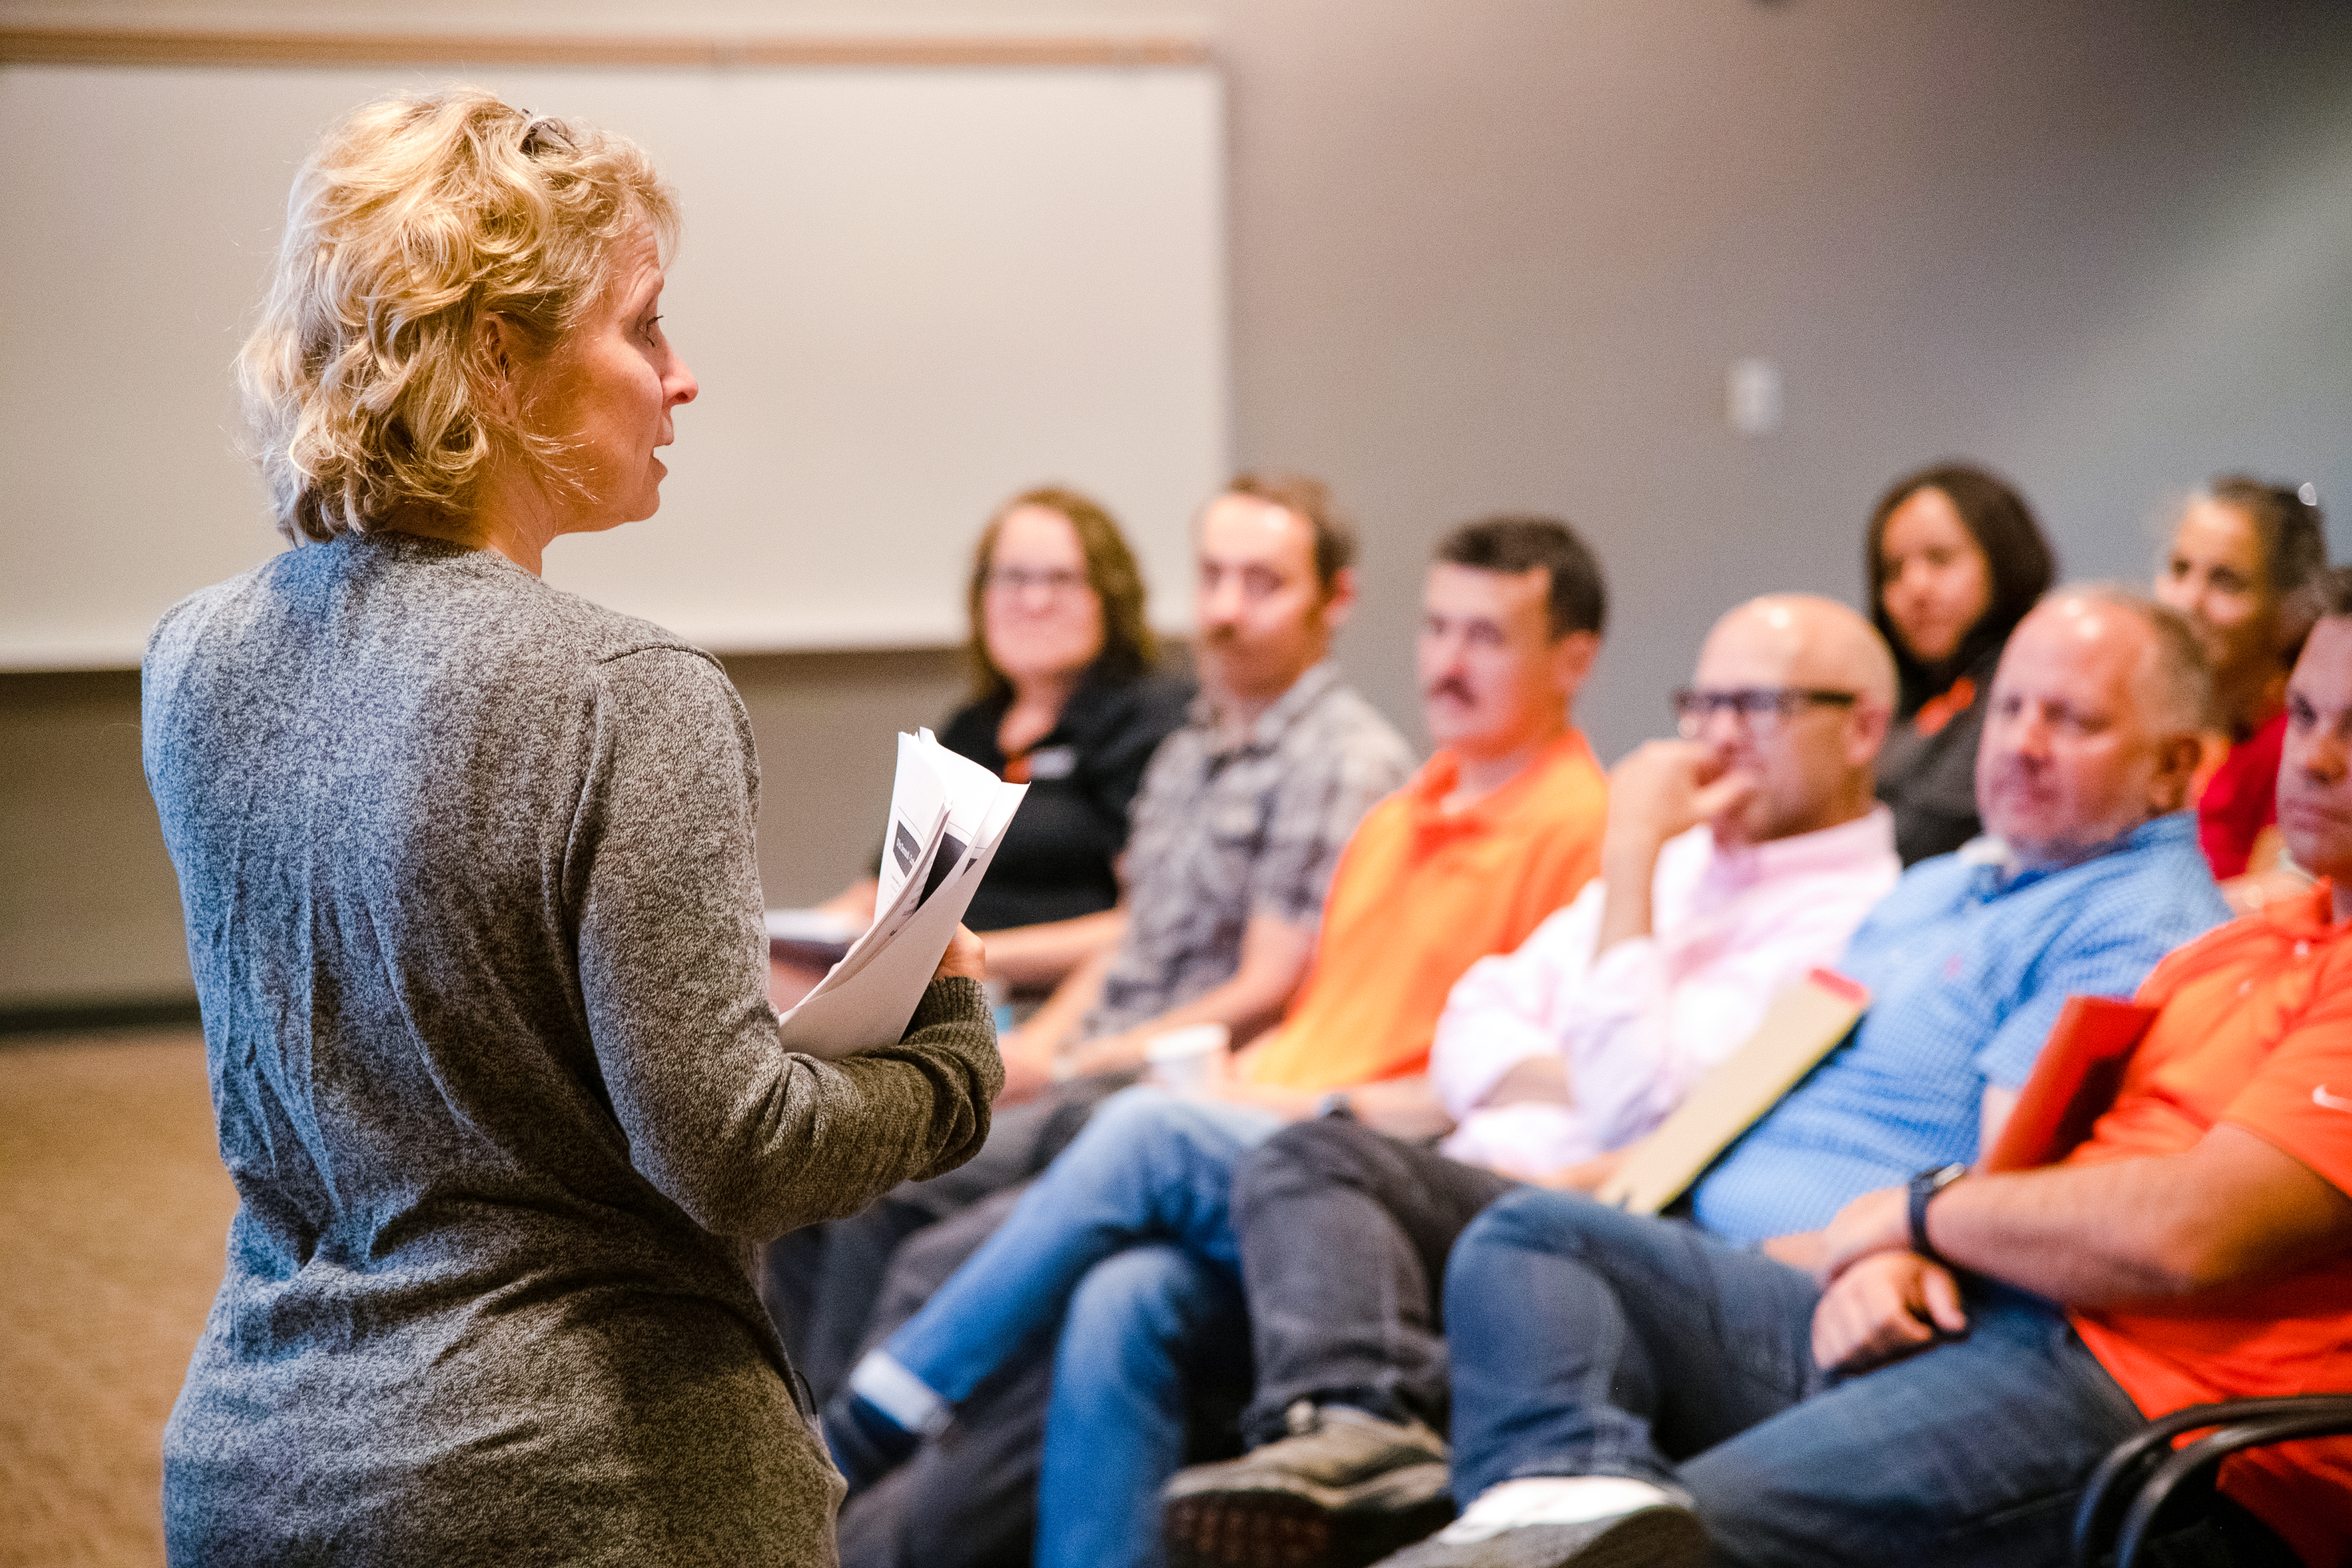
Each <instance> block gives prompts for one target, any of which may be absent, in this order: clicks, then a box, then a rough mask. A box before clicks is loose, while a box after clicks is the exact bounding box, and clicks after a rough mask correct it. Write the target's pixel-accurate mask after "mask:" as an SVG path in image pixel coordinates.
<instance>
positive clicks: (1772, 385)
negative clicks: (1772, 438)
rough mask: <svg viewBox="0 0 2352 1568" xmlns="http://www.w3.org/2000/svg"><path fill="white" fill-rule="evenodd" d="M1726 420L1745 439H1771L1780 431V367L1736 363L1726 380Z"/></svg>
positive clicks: (1758, 361) (1751, 361) (1755, 361)
mask: <svg viewBox="0 0 2352 1568" xmlns="http://www.w3.org/2000/svg"><path fill="white" fill-rule="evenodd" d="M1723 411H1724V417H1725V418H1726V419H1728V420H1729V421H1730V422H1731V427H1732V428H1733V429H1734V430H1737V431H1738V432H1739V433H1740V434H1741V435H1742V436H1769V435H1770V434H1771V433H1772V432H1773V431H1775V430H1778V429H1779V428H1780V366H1779V365H1777V364H1774V363H1772V362H1771V361H1770V360H1769V359H1736V360H1733V361H1732V362H1731V368H1730V369H1729V370H1728V371H1727V372H1725V373H1724V377H1723Z"/></svg>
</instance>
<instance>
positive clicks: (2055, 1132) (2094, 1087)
mask: <svg viewBox="0 0 2352 1568" xmlns="http://www.w3.org/2000/svg"><path fill="white" fill-rule="evenodd" d="M2159 1010H2160V1009H2158V1008H2155V1007H2143V1006H2141V1005H2139V1004H2138V1003H2137V1002H2118V1001H2116V999H2115V998H2113V997H2112V996H2069V997H2067V998H2066V1005H2065V1007H2064V1008H2063V1010H2062V1011H2061V1012H2060V1013H2059V1015H2058V1022H2057V1023H2056V1024H2054V1025H2053V1026H2051V1029H2050V1038H2049V1040H2048V1041H2047V1042H2045V1043H2044V1044H2043V1046H2042V1056H2041V1059H2040V1060H2038V1061H2036V1062H2035V1063H2034V1064H2033V1074H2032V1077H2030V1078H2028V1079H2026V1080H2025V1087H2024V1088H2023V1089H2019V1090H2018V1091H2017V1108H2016V1109H2015V1110H2011V1112H2010V1113H2009V1121H2008V1123H2007V1124H2006V1125H2005V1126H2003V1127H2002V1128H2001V1130H2000V1142H1996V1143H1995V1144H1994V1145H1993V1146H1992V1148H1991V1149H1990V1150H1989V1151H1987V1152H1986V1153H1985V1156H1984V1158H1983V1159H1982V1160H1981V1161H1979V1162H1978V1169H1979V1170H1982V1171H1985V1172H1987V1173H1991V1172H1996V1171H2030V1170H2032V1169H2033V1168H2034V1167H2035V1166H2037V1165H2051V1164H2055V1163H2057V1162H2059V1161H2060V1160H2063V1159H2064V1158H2065V1157H2066V1156H2067V1155H2068V1154H2069V1153H2071V1152H2073V1151H2074V1146H2075V1145H2076V1144H2078V1143H2080V1142H2082V1141H2083V1140H2084V1139H2085V1138H2088V1137H2089V1136H2090V1135H2091V1125H2092V1123H2094V1122H2095V1121H2098V1119H2099V1118H2100V1116H2102V1115H2103V1114H2105V1111H2106V1109H2107V1107H2108V1106H2110V1105H2113V1104H2114V1103H2115V1102H2116V1089H2120V1088H2121V1087H2122V1086H2123V1081H2124V1068H2126V1066H2128V1065H2129V1064H2130V1062H2131V1054H2132V1052H2133V1051H2134V1050H2136V1049H2137V1048H2138V1047H2139V1043H2140V1041H2141V1040H2142V1039H2144V1038H2145V1037H2147V1026H2149V1025H2150V1024H2152V1023H2154V1022H2155V1021H2156V1015H2157V1014H2158V1011H2159Z"/></svg>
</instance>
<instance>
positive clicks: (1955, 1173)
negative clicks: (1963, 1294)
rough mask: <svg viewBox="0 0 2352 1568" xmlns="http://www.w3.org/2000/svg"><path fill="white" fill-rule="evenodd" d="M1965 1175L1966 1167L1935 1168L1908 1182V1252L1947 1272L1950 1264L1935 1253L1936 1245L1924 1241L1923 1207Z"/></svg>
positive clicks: (1925, 1237) (1925, 1217)
mask: <svg viewBox="0 0 2352 1568" xmlns="http://www.w3.org/2000/svg"><path fill="white" fill-rule="evenodd" d="M1968 1173H1969V1168H1968V1167H1967V1166H1966V1165H1962V1164H1950V1165H1937V1166H1936V1167H1935V1168H1934V1169H1932V1170H1927V1171H1922V1172H1920V1173H1918V1174H1917V1175H1916V1176H1914V1177H1912V1178H1911V1250H1912V1251H1914V1252H1916V1253H1917V1254H1918V1255H1919V1256H1920V1257H1922V1258H1926V1259H1927V1260H1928V1261H1929V1262H1930V1263H1940V1264H1943V1265H1944V1267H1946V1268H1950V1267H1951V1266H1952V1265H1951V1260H1950V1259H1948V1258H1946V1257H1944V1255H1943V1254H1942V1253H1940V1252H1937V1250H1936V1244H1935V1243H1934V1242H1932V1241H1929V1240H1928V1239H1927V1205H1928V1203H1929V1201H1930V1200H1932V1199H1933V1198H1934V1197H1935V1196H1936V1194H1937V1193H1940V1192H1942V1191H1943V1190H1944V1189H1945V1188H1946V1187H1948V1186H1950V1185H1951V1184H1953V1183H1954V1182H1957V1181H1958V1180H1959V1179H1960V1178H1961V1177H1962V1176H1965V1175H1967V1174H1968Z"/></svg>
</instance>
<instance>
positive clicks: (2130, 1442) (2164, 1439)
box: [2073, 1394, 2352, 1568]
mask: <svg viewBox="0 0 2352 1568" xmlns="http://www.w3.org/2000/svg"><path fill="white" fill-rule="evenodd" d="M2209 1427H2210V1428H2213V1429H2214V1430H2213V1432H2212V1435H2211V1436H2207V1437H2203V1438H2200V1439H2199V1440H2198V1441H2197V1442H2195V1443H2192V1444H2190V1445H2189V1446H2188V1447H2185V1448H2182V1449H2180V1450H2179V1451H2178V1452H2176V1451H2174V1449H2173V1447H2172V1444H2173V1439H2175V1438H2177V1437H2179V1436H2181V1435H2182V1434H2183V1433H2187V1432H2196V1431H2201V1430H2204V1429H2206V1428H2209ZM2347 1433H2352V1394H2290V1395H2286V1396H2284V1397H2281V1398H2275V1399H2233V1400H2229V1401H2225V1402H2223V1403H2221V1404H2218V1405H2190V1406H2189V1408H2187V1409H2185V1410H2176V1411H2174V1412H2173V1413H2172V1414H2171V1415H2166V1416H2161V1417H2159V1418H2158V1419H2157V1420H2154V1421H2151V1422H2149V1423H2148V1424H2147V1426H2144V1427H2142V1428H2141V1429H2140V1430H2139V1431H2137V1432H2135V1433H2133V1434H2132V1435H2131V1436H2128V1437H2126V1438H2125V1439H2124V1440H2123V1441H2122V1442H2120V1443H2118V1444H2116V1447H2114V1449H2112V1450H2111V1451H2110V1452H2109V1453H2108V1455H2107V1457H2106V1458H2105V1459H2103V1460H2101V1461H2100V1462H2099V1467H2098V1468H2097V1469H2095V1470H2094V1471H2092V1472H2091V1479H2090V1480H2089V1482H2088V1483H2087V1484H2086V1485H2085V1486H2084V1489H2083V1500H2082V1502H2081V1504H2080V1505H2079V1506H2078V1507H2077V1509H2076V1510H2075V1513H2074V1559H2073V1561H2074V1565H2075V1568H2098V1564H2099V1563H2101V1562H2102V1560H2103V1559H2105V1557H2106V1553H2107V1552H2108V1550H2109V1548H2110V1546H2112V1547H2113V1549H2114V1551H2115V1557H2114V1559H2113V1561H2114V1563H2115V1565H2116V1568H2128V1564H2129V1563H2131V1560H2132V1557H2133V1555H2134V1554H2136V1553H2137V1552H2138V1550H2139V1546H2140V1542H2141V1541H2142V1539H2143V1538H2144V1537H2145V1536H2146V1534H2147V1531H2148V1529H2149V1527H2150V1526H2151V1525H2153V1524H2154V1522H2155V1521H2156V1516H2157V1513H2158V1510H2160V1509H2162V1507H2163V1506H2164V1503H2165V1501H2166V1500H2168V1498H2170V1497H2171V1495H2172V1493H2173V1491H2174V1490H2175V1489H2177V1488H2179V1486H2180V1485H2181V1484H2182V1483H2183V1482H2185V1481H2188V1480H2189V1479H2192V1478H2193V1477H2196V1476H2198V1475H2200V1474H2204V1473H2208V1472H2210V1470H2211V1469H2212V1468H2214V1467H2217V1466H2219V1465H2220V1464H2221V1461H2222V1460H2223V1459H2225V1458H2229V1457H2230V1456H2231V1454H2235V1453H2237V1452H2239V1451H2241V1450H2242V1449H2245V1448H2259V1447H2266V1446H2268V1445H2270V1444H2273V1443H2284V1442H2287V1441H2289V1440H2291V1439H2294V1438H2299V1437H2326V1436H2343V1435H2345V1434H2347Z"/></svg>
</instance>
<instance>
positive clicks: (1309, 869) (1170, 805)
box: [1082, 662, 1413, 1038]
mask: <svg viewBox="0 0 2352 1568" xmlns="http://www.w3.org/2000/svg"><path fill="white" fill-rule="evenodd" d="M1412 765H1413V761H1412V751H1411V750H1410V749H1409V748H1408V747H1407V746H1406V745H1405V742H1404V740H1403V738H1402V736H1400V735H1399V734H1398V733H1397V732H1396V731H1395V730H1394V729H1393V728H1391V725H1390V724H1389V722H1388V721H1387V720H1385V719H1383V718H1381V716H1380V714H1379V712H1378V711H1377V710H1374V709H1373V707H1372V705H1371V704H1370V703H1369V702H1367V701H1365V700H1363V699H1362V698H1361V697H1360V696H1358V695H1357V694H1356V693H1355V691H1354V690H1353V689H1350V688H1349V687H1348V686H1347V685H1346V684H1344V683H1343V682H1342V681H1341V680H1340V679H1339V670H1338V669H1337V668H1335V667H1334V666H1333V665H1331V664H1330V663H1328V662H1325V663H1322V664H1318V665H1317V666H1315V668H1312V669H1309V670H1308V671H1307V673H1306V674H1304V675H1302V676H1300V677H1299V678H1298V679H1297V682H1296V683H1295V684H1293V685H1292V687H1291V689H1289V690H1288V691H1286V692H1285V693H1283V695H1282V699H1281V700H1279V701H1277V702H1276V703H1275V704H1274V706H1273V707H1271V708H1269V709H1267V710H1265V712H1264V713H1261V714H1259V715H1258V718H1257V721H1256V722H1255V723H1254V724H1252V725H1251V726H1250V728H1249V731H1248V732H1247V733H1246V734H1245V735H1244V736H1243V737H1242V738H1241V739H1239V740H1227V739H1222V738H1221V737H1220V735H1219V731H1218V726H1217V718H1216V711H1215V709H1214V706H1213V700H1212V699H1211V698H1210V697H1209V696H1208V695H1207V694H1205V693H1204V694H1202V696H1201V697H1200V698H1198V699H1197V700H1195V701H1194V702H1193V705H1192V716H1191V721H1190V722H1188V723H1187V724H1186V725H1185V727H1184V728H1182V729H1181V730H1179V731H1176V732H1175V733H1174V734H1172V735H1171V736H1169V737H1168V739H1167V740H1165V741H1163V742H1160V750H1159V751H1158V752H1155V753H1154V754H1153V756H1152V759H1151V766H1150V770H1149V771H1148V772H1147V773H1145V774H1144V777H1143V791H1142V793H1141V794H1140V795H1138V796H1137V797H1136V802H1135V827H1134V832H1133V835H1132V836H1131V837H1129V840H1128V848H1127V876H1128V883H1129V896H1128V921H1127V931H1126V934H1125V936H1124V937H1123V938H1121V940H1120V942H1119V947H1118V954H1117V956H1116V957H1115V958H1113V960H1112V961H1111V967H1110V972H1109V973H1108V974H1107V975H1106V976H1105V977H1104V980H1103V989H1102V995H1101V997H1100V998H1099V999H1098V1000H1097V1003H1096V1004H1095V1007H1094V1010H1093V1011H1092V1012H1091V1013H1089V1014H1088V1015H1087V1021H1086V1025H1085V1027H1084V1029H1083V1031H1082V1034H1083V1036H1084V1037H1087V1038H1092V1037H1096V1036H1099V1035H1108V1034H1116V1033H1118V1031H1120V1030H1122V1029H1128V1028H1132V1027H1133V1026H1136V1025H1138V1024H1141V1023H1145V1022H1147V1021H1149V1020H1150V1019H1152V1018H1155V1017H1157V1016H1160V1014H1162V1013H1164V1012H1166V1011H1168V1010H1169V1009H1170V1008H1171V1007H1176V1006H1181V1005H1183V1004H1184V1003H1186V1002H1189V1001H1191V1000H1192V998H1193V997H1195V996H1198V995H1201V994H1202V993H1204V992H1207V991H1211V990H1213V989H1215V988H1216V987H1217V986H1219V985H1222V984H1224V983H1225V982H1226V981H1228V980H1230V979H1232V978H1233V976H1234V971H1235V970H1236V969H1237V968H1239V967H1240V964H1241V951H1242V931H1243V929H1244V927H1246V926H1247V925H1248V924H1249V922H1250V921H1251V920H1252V919H1253V918H1254V917H1255V916H1259V915H1264V916H1266V917H1268V918H1270V919H1273V920H1277V921H1283V922H1285V923H1286V924H1288V925H1294V926H1300V927H1306V928H1309V929H1311V928H1313V927H1314V926H1315V924H1316V923H1317V921H1318V920H1319V919H1320V918H1321V915H1322V911H1323V895H1324V892H1325V890H1326V889H1328V887H1329V886H1330V882H1331V869H1332V868H1333V867H1334V866H1335V865H1337V864H1338V862H1339V851H1340V850H1341V848H1343V847H1345V846H1346V845H1347V842H1348V838H1349V835H1350V834H1352V833H1354V832H1355V830H1356V824H1357V823H1358V822H1359V821H1360V820H1361V819H1362V817H1363V815H1364V813H1365V812H1367V811H1369V810H1370V809H1371V806H1372V805H1373V803H1374V802H1376V801H1378V800H1379V799H1380V798H1381V796H1382V795H1387V794H1389V793H1390V792H1391V791H1392V790H1394V789H1395V788H1396V787H1397V786H1398V785H1399V784H1402V783H1403V782H1404V781H1405V779H1406V778H1407V776H1409V775H1410V774H1411V773H1412Z"/></svg>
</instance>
